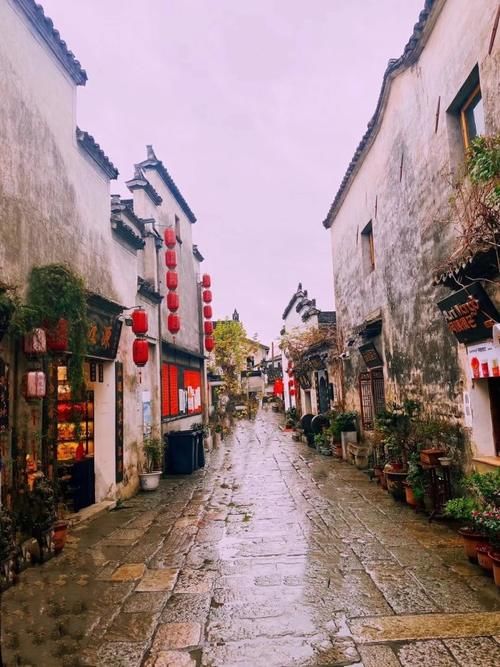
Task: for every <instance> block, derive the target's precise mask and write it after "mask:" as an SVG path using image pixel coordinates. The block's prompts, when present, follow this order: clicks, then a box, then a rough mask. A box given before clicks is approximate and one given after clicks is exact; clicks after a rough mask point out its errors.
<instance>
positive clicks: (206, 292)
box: [203, 289, 212, 303]
mask: <svg viewBox="0 0 500 667" xmlns="http://www.w3.org/2000/svg"><path fill="white" fill-rule="evenodd" d="M203 301H204V302H205V303H211V301H212V292H211V291H210V290H209V289H205V290H203Z"/></svg>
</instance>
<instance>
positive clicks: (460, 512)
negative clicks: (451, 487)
mask: <svg viewBox="0 0 500 667" xmlns="http://www.w3.org/2000/svg"><path fill="white" fill-rule="evenodd" d="M478 509H479V507H478V503H477V502H476V501H475V500H474V499H473V498H469V497H467V496H465V497H460V498H452V499H451V500H448V502H447V503H446V505H445V506H444V514H445V516H447V517H449V518H451V519H455V520H456V521H461V522H462V523H465V525H464V526H462V528H460V529H459V531H458V532H459V533H460V535H461V536H462V539H463V541H464V550H465V555H466V556H467V558H468V559H469V560H470V561H471V562H472V563H476V562H477V547H478V546H479V545H480V544H486V543H487V542H488V537H487V536H486V534H485V532H484V530H481V529H480V528H479V529H478V528H477V527H476V526H475V525H474V521H473V512H475V511H477V510H478Z"/></svg>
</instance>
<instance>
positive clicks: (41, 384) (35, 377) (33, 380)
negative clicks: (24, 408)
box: [23, 371, 47, 399]
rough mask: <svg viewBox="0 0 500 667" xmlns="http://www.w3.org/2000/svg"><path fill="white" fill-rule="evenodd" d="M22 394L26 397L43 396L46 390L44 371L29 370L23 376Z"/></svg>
mask: <svg viewBox="0 0 500 667" xmlns="http://www.w3.org/2000/svg"><path fill="white" fill-rule="evenodd" d="M23 384H24V395H25V397H26V398H27V399H31V398H44V397H45V394H46V390H47V383H46V380H45V373H44V372H43V371H29V372H28V373H26V376H25V378H24V383H23Z"/></svg>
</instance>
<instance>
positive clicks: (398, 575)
mask: <svg viewBox="0 0 500 667" xmlns="http://www.w3.org/2000/svg"><path fill="white" fill-rule="evenodd" d="M1 611H2V640H3V641H2V644H3V649H2V650H3V657H4V662H5V663H6V665H8V666H9V667H10V666H11V665H34V666H37V667H38V666H45V665H47V666H50V667H59V666H64V667H73V666H74V667H76V666H79V665H95V666H98V667H108V666H109V667H119V666H123V667H136V666H137V667H139V666H142V667H167V666H169V667H170V666H172V667H185V666H186V667H188V666H192V667H195V666H219V665H221V666H222V665H224V666H226V665H227V666H233V665H234V666H243V665H246V666H249V667H256V666H259V665H263V666H265V667H272V666H279V667H291V666H293V665H331V666H333V665H358V666H360V665H364V667H396V666H397V665H403V667H410V666H413V665H419V666H421V665H426V666H427V665H430V666H432V667H447V666H448V665H450V666H451V665H457V664H458V665H463V666H468V667H472V666H474V667H482V666H494V665H500V613H499V612H500V596H499V595H498V593H497V589H496V588H495V586H494V585H493V583H492V581H491V579H489V578H488V577H486V576H484V575H483V574H482V570H481V569H480V568H478V567H477V566H474V565H471V564H470V563H468V562H467V561H466V560H465V559H464V556H463V551H462V547H461V543H460V540H459V539H458V538H457V536H456V534H455V533H454V532H452V531H451V530H449V529H448V528H447V527H445V526H442V525H439V524H436V523H433V524H429V522H428V520H427V518H426V517H425V516H420V515H418V514H415V512H413V511H412V510H410V509H409V508H408V507H407V506H405V505H403V504H399V503H396V502H394V501H393V500H392V499H391V498H390V497H389V496H388V495H387V494H386V493H385V492H384V491H382V490H381V489H380V488H378V487H377V486H376V485H375V483H374V482H370V481H369V479H368V478H367V476H366V475H365V474H364V473H362V472H359V471H357V470H355V469H354V468H353V467H351V466H349V465H348V464H345V463H341V462H335V461H333V460H332V459H331V458H326V457H321V456H319V455H318V454H316V453H315V452H314V451H313V450H311V449H309V448H308V447H307V446H306V445H304V444H301V443H296V442H293V441H292V439H291V435H290V433H282V432H281V431H280V430H279V428H278V417H277V416H276V415H275V414H273V413H271V412H266V411H261V412H260V413H259V415H258V416H257V419H256V421H255V422H241V423H239V424H238V425H237V427H236V428H235V432H234V434H233V435H232V436H231V438H229V439H228V440H227V441H225V442H224V443H223V444H222V446H221V447H219V448H217V449H215V450H213V452H212V453H211V455H210V458H209V465H208V466H207V468H206V469H205V470H204V471H200V472H197V473H195V474H194V475H192V476H190V477H183V478H170V479H167V480H164V481H163V482H162V486H161V490H159V491H158V492H155V493H152V494H141V495H138V496H136V497H135V498H132V499H131V500H128V501H127V502H126V503H125V506H124V507H123V508H122V509H120V510H118V511H114V512H106V513H105V514H103V515H101V516H99V517H98V518H97V519H95V520H94V521H93V522H92V523H90V524H88V525H84V526H80V527H79V528H77V529H75V530H74V531H73V533H72V534H71V536H70V540H69V543H68V544H67V546H66V549H65V550H64V552H63V553H62V554H61V555H60V556H58V557H57V558H55V559H53V560H52V561H50V562H49V563H46V564H45V565H43V566H41V567H36V568H31V569H29V570H27V571H26V572H24V573H23V574H22V575H21V579H20V582H19V583H18V585H16V586H15V587H13V588H11V589H10V590H8V591H7V592H6V593H5V594H4V596H3V599H2V609H1Z"/></svg>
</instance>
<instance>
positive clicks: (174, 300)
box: [167, 292, 179, 313]
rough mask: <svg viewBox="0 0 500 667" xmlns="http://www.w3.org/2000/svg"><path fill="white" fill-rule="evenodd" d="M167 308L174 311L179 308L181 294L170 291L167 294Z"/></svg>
mask: <svg viewBox="0 0 500 667" xmlns="http://www.w3.org/2000/svg"><path fill="white" fill-rule="evenodd" d="M167 308H168V309H169V310H171V311H172V312H173V313H175V312H176V311H177V310H179V295H178V294H176V293H175V292H169V293H168V294H167Z"/></svg>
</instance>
